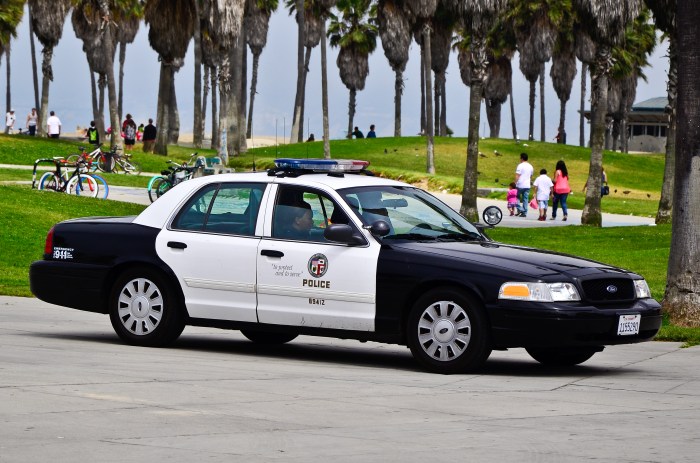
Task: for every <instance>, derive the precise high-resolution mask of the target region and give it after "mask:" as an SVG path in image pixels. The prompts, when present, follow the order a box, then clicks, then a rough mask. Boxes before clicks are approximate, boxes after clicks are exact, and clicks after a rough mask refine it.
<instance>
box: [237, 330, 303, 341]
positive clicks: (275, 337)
mask: <svg viewBox="0 0 700 463" xmlns="http://www.w3.org/2000/svg"><path fill="white" fill-rule="evenodd" d="M241 333H243V336H245V337H246V338H248V339H250V340H251V341H253V342H255V343H258V344H286V343H288V342H289V341H292V340H294V339H296V337H297V336H299V335H298V334H295V333H271V332H268V331H252V330H241Z"/></svg>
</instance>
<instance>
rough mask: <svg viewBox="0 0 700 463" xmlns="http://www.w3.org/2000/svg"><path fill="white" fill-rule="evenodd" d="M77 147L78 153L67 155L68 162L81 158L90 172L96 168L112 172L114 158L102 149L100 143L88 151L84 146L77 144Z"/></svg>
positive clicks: (96, 169)
mask: <svg viewBox="0 0 700 463" xmlns="http://www.w3.org/2000/svg"><path fill="white" fill-rule="evenodd" d="M78 149H79V150H80V154H73V155H70V156H68V159H67V161H68V163H75V162H78V161H80V160H83V161H85V162H86V163H87V168H88V170H89V171H91V172H95V171H98V170H100V171H102V172H112V170H113V169H114V158H113V157H112V156H110V155H109V153H107V152H105V151H102V144H101V143H100V144H99V145H97V146H96V147H95V149H94V150H93V151H90V152H89V153H88V152H87V150H86V149H85V147H84V146H79V147H78Z"/></svg>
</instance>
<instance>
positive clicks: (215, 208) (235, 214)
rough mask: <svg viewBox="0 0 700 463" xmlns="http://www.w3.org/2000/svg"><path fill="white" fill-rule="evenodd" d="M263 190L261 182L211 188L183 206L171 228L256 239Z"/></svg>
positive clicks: (212, 186) (200, 191) (203, 190)
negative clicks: (256, 225) (256, 226)
mask: <svg viewBox="0 0 700 463" xmlns="http://www.w3.org/2000/svg"><path fill="white" fill-rule="evenodd" d="M264 191H265V184H260V183H223V184H214V185H208V186H206V187H204V188H202V189H201V190H199V191H198V192H197V193H196V194H195V195H194V196H193V197H192V198H191V199H190V200H189V201H188V202H187V203H186V204H185V205H184V206H183V208H182V209H181V210H180V212H179V213H178V215H177V216H176V217H175V220H174V221H173V224H172V228H173V229H176V230H188V231H200V232H208V233H222V234H230V235H244V236H253V235H254V234H255V224H256V222H257V219H258V212H259V211H260V202H261V200H262V196H263V192H264Z"/></svg>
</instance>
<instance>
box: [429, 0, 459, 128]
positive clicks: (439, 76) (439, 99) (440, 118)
mask: <svg viewBox="0 0 700 463" xmlns="http://www.w3.org/2000/svg"><path fill="white" fill-rule="evenodd" d="M432 25H433V29H432V35H431V38H430V45H431V47H430V62H431V68H432V70H433V72H434V73H435V94H434V96H435V133H436V134H437V135H438V136H441V137H445V136H447V93H446V82H447V66H448V65H449V62H450V50H451V45H452V34H453V32H454V27H455V18H454V15H452V12H450V11H449V10H448V9H447V8H446V6H445V5H444V3H439V4H438V8H437V10H435V15H434V16H433V18H432Z"/></svg>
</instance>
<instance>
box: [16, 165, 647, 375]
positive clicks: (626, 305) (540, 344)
mask: <svg viewBox="0 0 700 463" xmlns="http://www.w3.org/2000/svg"><path fill="white" fill-rule="evenodd" d="M276 165H277V168H275V169H272V170H270V171H268V172H262V173H233V174H223V175H215V176H209V177H203V178H198V179H194V180H190V181H187V182H184V183H182V184H180V185H178V186H177V187H175V188H174V189H172V190H171V191H169V192H168V193H167V194H166V195H164V196H163V197H161V198H160V199H158V201H156V202H155V203H154V204H152V205H151V206H149V207H148V208H147V209H145V210H144V211H143V212H142V213H141V214H140V215H138V216H136V217H112V218H84V219H75V220H68V221H65V222H61V223H58V224H56V225H55V226H54V227H53V228H52V229H51V230H50V231H49V233H48V236H47V238H46V247H45V250H44V258H43V260H41V261H36V262H34V263H33V264H32V265H31V268H30V281H31V289H32V292H33V293H34V294H35V295H36V296H37V297H38V298H39V299H42V300H44V301H46V302H50V303H53V304H58V305H62V306H66V307H72V308H75V309H80V310H87V311H91V312H98V313H104V314H109V317H110V320H111V322H112V326H113V327H114V330H115V331H116V333H117V334H118V335H119V337H120V338H121V339H123V340H124V341H126V342H127V343H130V344H137V345H144V346H163V345H167V344H169V343H172V342H173V341H175V340H176V339H177V338H178V337H179V336H180V334H181V333H182V331H183V329H184V327H185V325H195V326H207V327H218V328H227V329H237V330H240V331H241V332H242V333H243V334H244V335H245V336H246V337H247V338H248V339H250V340H252V341H254V342H260V343H285V342H288V341H291V340H292V339H294V338H295V337H296V336H298V335H300V334H304V335H318V336H331V337H338V338H350V339H358V340H361V341H366V340H371V341H380V342H387V343H397V344H402V345H407V346H408V347H409V348H410V350H411V352H412V353H413V356H414V357H415V358H416V360H417V361H418V362H420V363H421V364H422V365H423V366H424V367H425V368H427V369H429V370H432V371H435V372H439V373H455V372H465V371H470V370H474V369H475V368H478V367H479V366H480V365H482V364H483V363H484V362H485V361H486V359H487V358H488V356H489V355H490V353H491V351H492V350H493V349H498V350H502V349H507V348H511V347H524V348H525V349H527V352H528V353H529V354H530V355H531V356H532V357H533V358H534V359H536V360H537V361H539V362H541V363H544V364H551V365H575V364H579V363H581V362H584V361H586V360H588V359H589V358H590V357H591V356H592V355H593V354H595V353H596V352H599V351H601V350H602V349H603V348H604V346H606V345H613V344H627V343H635V342H640V341H646V340H650V339H652V338H653V337H654V335H655V334H656V333H657V331H658V330H659V327H660V326H661V308H660V305H659V304H658V303H657V301H655V300H654V299H652V297H651V294H650V292H649V287H648V286H647V283H646V282H645V280H644V279H643V278H642V277H641V276H639V275H636V274H634V273H631V272H628V271H626V270H623V269H620V268H615V267H612V266H610V265H606V264H602V263H599V262H594V261H590V260H585V259H581V258H577V257H573V256H569V255H564V254H557V253H553V252H548V251H542V250H537V249H531V248H525V247H520V246H512V245H507V244H502V243H497V242H494V241H491V240H490V239H488V238H487V237H486V236H485V235H484V234H483V233H482V232H480V230H479V229H478V228H476V227H475V226H474V225H472V224H471V223H469V222H468V221H467V220H465V219H464V218H463V217H462V216H460V215H459V214H458V213H456V212H455V211H453V210H452V209H451V208H449V207H448V206H446V205H445V204H443V203H442V202H440V201H439V200H437V199H436V198H435V197H433V196H432V195H430V194H429V193H427V192H425V191H423V190H421V189H419V188H416V187H413V186H411V185H408V184H405V183H401V182H397V181H393V180H387V179H383V178H378V177H374V176H371V175H362V174H363V173H364V174H369V172H367V171H366V167H367V165H368V163H367V162H364V161H342V160H315V159H314V160H293V159H286V160H285V159H281V160H278V161H277V163H276ZM75 288H80V292H79V293H78V292H77V291H76V289H75ZM77 294H80V295H79V296H78V295H77Z"/></svg>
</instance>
